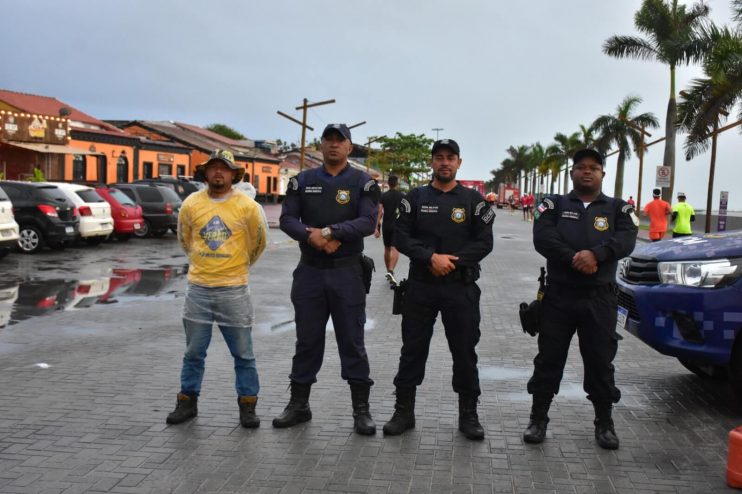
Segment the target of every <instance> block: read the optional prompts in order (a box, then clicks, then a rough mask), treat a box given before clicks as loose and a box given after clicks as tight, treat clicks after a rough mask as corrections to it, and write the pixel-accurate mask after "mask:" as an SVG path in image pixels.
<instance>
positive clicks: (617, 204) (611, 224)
mask: <svg viewBox="0 0 742 494" xmlns="http://www.w3.org/2000/svg"><path fill="white" fill-rule="evenodd" d="M534 216H535V217H536V221H534V223H533V245H534V246H535V247H536V250H537V251H538V252H539V253H540V254H541V255H542V256H544V257H545V258H546V266H547V270H548V273H549V282H550V283H552V284H561V285H568V286H577V287H585V286H587V287H589V286H601V285H605V284H608V283H613V282H614V280H615V278H616V267H617V264H618V260H619V259H621V258H623V257H626V256H628V255H629V254H631V251H633V250H634V245H635V244H636V234H637V232H638V231H639V229H638V227H637V225H638V220H636V216H635V215H634V208H633V207H632V206H631V205H630V204H628V203H627V202H626V201H622V200H620V199H614V198H612V197H608V196H606V195H605V194H603V193H601V194H600V195H599V196H598V197H597V198H596V199H595V200H594V201H593V202H591V203H590V204H589V205H588V206H587V208H585V206H584V204H583V202H582V200H581V199H580V198H579V197H578V196H577V194H575V192H574V191H572V192H570V193H569V194H567V195H566V196H565V195H553V196H548V197H546V198H544V200H543V201H542V202H541V204H540V205H539V206H538V208H537V209H536V211H535V213H534ZM580 250H591V251H592V252H593V254H595V258H596V259H597V260H598V272H597V273H595V274H591V275H586V274H583V273H581V272H579V271H577V270H576V269H574V268H572V258H573V257H574V255H575V254H576V253H577V252H578V251H580Z"/></svg>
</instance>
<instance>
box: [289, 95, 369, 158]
mask: <svg viewBox="0 0 742 494" xmlns="http://www.w3.org/2000/svg"><path fill="white" fill-rule="evenodd" d="M334 102H335V100H334V99H328V100H325V101H318V102H316V103H309V102H308V101H307V99H306V98H304V102H303V103H302V105H301V106H297V107H296V109H297V110H302V115H301V121H299V120H297V119H295V118H294V117H292V116H289V115H286V114H285V113H283V112H282V111H278V112H277V113H278V114H279V115H281V116H282V117H285V118H288V119H289V120H291V121H292V122H294V123H297V124H299V125H301V147H300V148H299V171H302V170H303V169H304V144H305V142H306V136H307V129H309V130H312V131H313V130H314V129H313V128H312V127H310V126H309V125H307V109H309V108H312V107H315V106H321V105H329V104H331V103H334ZM363 123H366V122H363ZM359 125H360V124H359Z"/></svg>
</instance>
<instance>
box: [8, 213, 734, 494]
mask: <svg viewBox="0 0 742 494" xmlns="http://www.w3.org/2000/svg"><path fill="white" fill-rule="evenodd" d="M530 226H531V224H529V223H525V222H522V221H521V219H520V217H519V216H518V215H512V216H511V215H510V214H509V213H507V212H504V211H501V212H499V214H498V218H497V219H496V221H495V237H496V241H495V250H494V252H493V254H491V255H490V256H489V257H488V258H487V259H486V261H485V262H484V267H483V276H482V279H481V280H480V285H481V287H482V339H481V343H480V345H479V347H478V352H479V356H480V372H481V380H482V387H483V395H482V397H481V404H480V417H481V419H482V422H483V424H484V426H485V429H486V438H485V440H484V441H480V442H472V441H468V440H466V439H465V438H464V437H463V436H462V435H461V434H460V433H459V432H458V431H457V429H456V424H457V401H456V396H455V395H454V393H453V392H452V390H451V357H450V354H449V352H448V348H447V345H446V341H445V337H444V335H443V332H442V328H441V327H439V326H437V327H436V334H435V335H434V338H433V343H432V348H431V352H430V358H429V361H428V367H427V375H426V380H425V382H424V384H423V385H422V386H421V387H420V388H419V390H418V399H417V409H416V414H417V427H416V428H415V429H414V430H413V431H410V432H408V433H406V434H404V435H402V436H401V437H390V438H384V437H383V436H382V434H381V430H380V429H381V425H382V424H383V423H384V422H385V421H386V420H388V419H389V417H390V415H391V413H392V408H393V403H394V395H393V386H392V379H393V377H394V374H395V372H396V367H397V361H398V358H399V349H400V345H401V338H400V317H399V316H393V315H391V310H390V308H391V297H392V293H391V291H390V290H389V289H388V287H387V285H386V283H385V281H384V278H383V272H384V271H383V258H382V244H381V241H380V239H373V238H371V239H370V240H368V241H367V249H366V250H367V253H368V254H370V255H372V256H373V257H374V258H375V260H376V263H377V267H378V268H377V273H376V275H375V278H374V282H373V286H372V291H371V294H370V295H369V297H368V301H367V305H368V309H367V314H368V327H367V333H366V343H367V348H368V353H369V357H370V362H371V368H372V376H373V378H374V379H375V381H376V385H375V386H374V387H373V388H372V393H371V409H372V413H373V415H374V418H375V419H376V421H377V424H378V426H379V433H377V434H376V435H375V436H371V437H362V436H358V435H356V434H354V433H353V431H352V424H353V421H352V417H351V405H350V391H349V389H348V386H347V385H346V384H345V383H344V382H343V381H342V380H341V378H340V368H339V359H338V356H337V347H336V344H335V341H334V338H333V337H332V332H331V330H330V331H328V334H327V336H328V339H327V349H326V355H325V363H324V366H323V368H322V370H321V372H320V375H319V382H318V383H317V384H316V385H315V386H313V388H312V395H311V400H310V401H311V406H312V411H313V413H314V418H313V419H312V421H311V422H308V423H306V424H302V425H300V426H297V427H294V428H290V429H283V430H278V429H273V428H272V427H271V424H270V420H271V419H272V417H274V416H276V415H277V414H279V413H280V412H281V411H282V409H283V407H284V406H285V404H286V402H287V400H288V397H289V393H288V390H287V385H288V378H287V376H288V373H289V370H290V365H291V357H292V355H293V347H294V326H293V323H292V318H293V311H292V309H291V304H290V300H289V288H290V283H291V272H292V270H293V268H294V266H295V265H296V262H297V259H298V247H297V246H296V243H295V242H293V241H291V240H290V239H288V238H287V237H286V236H284V235H283V234H282V233H281V232H280V231H279V230H275V229H274V230H271V245H270V247H269V249H268V251H267V252H266V254H265V256H264V257H263V259H261V261H260V262H259V264H258V265H257V266H256V267H255V269H254V270H253V273H252V276H251V286H252V288H251V289H252V295H253V302H254V305H255V307H256V316H257V321H256V326H255V328H254V333H253V335H254V343H255V351H256V355H257V358H258V369H259V373H260V379H261V385H262V389H261V393H260V401H259V402H258V406H257V411H258V413H259V415H260V417H261V418H262V420H263V422H262V424H261V426H260V428H259V429H255V430H247V429H243V428H241V427H240V426H239V423H238V408H237V403H236V397H235V392H234V384H233V382H234V373H233V370H232V360H231V358H230V356H229V354H228V351H227V348H226V345H225V344H224V342H223V340H222V339H221V337H220V335H219V333H218V332H215V334H214V338H213V340H212V346H211V348H210V352H209V356H208V359H207V370H206V377H205V382H204V387H203V391H202V395H201V398H200V401H199V416H198V417H197V418H196V419H195V420H193V421H191V422H189V423H186V424H182V425H178V426H168V425H166V424H165V416H166V414H167V413H168V412H169V411H170V410H171V409H172V408H173V406H174V404H175V394H176V392H177V391H178V389H179V372H180V363H181V356H182V351H183V346H184V335H183V331H182V327H181V323H180V318H179V317H180V307H181V304H182V291H183V289H184V286H185V282H184V280H183V279H180V280H178V282H177V283H176V284H175V285H174V287H175V288H174V291H173V293H169V294H167V295H166V296H160V297H155V298H141V299H136V300H133V301H132V300H130V301H128V302H122V303H118V304H111V305H96V306H94V307H92V308H90V309H84V310H75V311H65V312H60V313H59V314H57V315H54V316H51V317H46V318H36V319H30V320H27V321H24V322H22V323H19V324H16V325H11V326H7V327H5V328H2V329H0V357H1V358H0V492H1V493H34V494H37V493H49V494H51V493H64V494H69V493H77V492H111V493H163V492H173V493H177V494H187V493H207V492H214V493H217V492H218V493H237V492H250V493H252V492H255V493H319V492H367V493H420V492H441V493H443V492H446V493H448V492H454V493H490V492H510V493H514V492H517V493H521V492H558V493H567V492H568V493H589V492H647V493H649V492H682V493H690V492H699V493H700V492H703V493H707V492H726V491H727V490H728V489H727V487H726V484H725V481H724V474H725V464H726V454H727V434H728V431H729V430H730V429H732V428H733V427H735V426H737V425H738V424H739V422H740V419H741V418H742V416H741V415H740V413H739V412H738V411H735V410H734V408H733V405H732V403H731V399H730V398H729V394H728V390H727V388H726V385H725V384H724V383H717V382H713V381H704V380H701V379H700V378H698V377H696V376H694V375H692V374H690V373H689V372H688V371H686V370H685V369H684V368H683V367H682V366H681V365H680V364H679V363H677V362H676V361H675V360H674V359H671V358H668V357H664V356H661V355H659V354H657V353H655V352H654V351H653V350H651V349H650V348H648V347H646V346H645V345H644V344H643V343H641V342H640V341H639V340H637V339H635V338H633V337H632V336H630V335H628V334H627V335H625V339H624V340H623V341H622V342H621V343H620V348H619V352H618V357H617V360H616V368H617V382H618V385H619V387H620V388H621V390H622V393H623V399H622V401H621V402H620V403H619V404H618V405H617V407H616V411H615V420H616V429H617V432H618V435H619V437H620V439H621V448H620V449H619V450H617V451H603V450H601V449H600V448H599V447H598V446H597V444H596V443H595V441H594V437H593V426H592V419H593V415H592V407H591V406H590V404H589V402H588V401H587V400H586V399H585V393H584V392H583V391H582V382H581V381H582V363H581V361H580V358H579V352H578V349H577V346H576V341H575V342H574V343H573V347H572V348H571V351H570V359H569V361H568V364H567V368H566V370H565V375H564V381H563V384H562V390H561V393H560V394H559V396H558V397H557V398H556V400H555V403H554V405H553V408H552V412H551V414H550V415H551V423H550V424H549V431H548V434H547V439H546V441H545V442H544V443H543V444H542V445H536V446H532V445H525V444H524V443H523V441H522V439H521V434H522V432H523V429H524V428H525V426H526V424H527V421H528V413H529V409H530V397H529V395H528V394H527V393H526V391H525V387H526V382H527V380H528V378H529V376H530V373H531V365H532V364H531V363H532V360H533V357H534V356H535V353H536V340H535V339H533V338H530V337H529V336H527V335H524V334H523V333H522V332H521V330H520V327H519V324H518V320H517V305H518V303H519V302H521V301H525V300H531V299H532V297H533V295H534V293H535V290H536V285H537V283H536V277H537V275H538V267H539V266H540V265H541V264H542V263H543V261H542V259H541V257H540V256H539V255H538V254H536V253H535V251H534V250H533V248H532V244H531V234H530ZM147 242H148V241H132V242H129V243H128V244H120V245H117V244H106V245H103V246H101V247H100V250H99V251H96V250H94V249H77V250H74V251H72V252H73V254H74V255H73V256H72V258H75V259H78V262H79V263H80V264H84V263H85V262H90V263H92V264H96V263H98V264H105V263H110V264H111V265H114V266H115V265H120V264H117V263H119V262H120V261H117V253H119V252H123V251H126V252H129V253H130V254H131V256H133V257H132V258H134V259H136V255H137V249H140V250H142V252H144V251H145V250H146V249H149V250H147V252H151V250H152V249H153V248H154V247H152V245H154V246H156V248H157V249H160V251H164V252H166V253H167V254H168V256H166V257H170V258H171V261H172V262H176V263H177V262H180V263H182V262H184V258H182V256H180V254H179V251H178V248H177V243H176V242H175V240H174V238H173V237H172V236H169V238H166V239H162V240H154V239H153V240H151V242H155V243H153V244H150V245H149V246H147V245H148V244H147ZM145 246H147V247H145ZM81 250H83V252H82V253H81V252H80V251H81ZM98 252H101V253H104V254H99V253H98ZM70 255H71V254H69V253H66V254H65V253H53V252H49V253H45V254H42V255H41V257H37V258H36V260H37V261H38V260H39V259H42V260H45V262H50V261H51V262H55V261H56V262H59V263H64V262H65V261H68V260H69V259H70ZM86 256H87V257H86ZM131 256H130V257H131ZM18 259H19V255H13V256H11V257H9V258H6V259H5V260H3V261H2V263H3V266H2V267H0V276H3V273H6V272H8V270H12V269H15V267H8V266H9V264H8V263H11V264H12V263H16V262H21V263H26V264H28V263H29V262H31V261H28V260H27V258H25V257H24V258H23V259H21V261H17V260H18ZM84 259H90V260H89V261H83V260H84ZM140 260H141V259H140ZM141 261H142V262H144V261H143V260H141ZM13 266H14V265H13ZM28 266H30V267H29V269H32V268H33V265H32V264H29V265H28ZM406 266H407V265H406V262H404V261H403V262H402V263H401V265H400V268H399V269H398V270H397V272H398V274H403V273H405V272H406ZM3 270H5V271H3ZM439 324H440V323H439ZM40 362H43V363H46V364H48V365H49V367H48V368H45V369H44V368H40V367H38V366H36V365H35V364H37V363H40Z"/></svg>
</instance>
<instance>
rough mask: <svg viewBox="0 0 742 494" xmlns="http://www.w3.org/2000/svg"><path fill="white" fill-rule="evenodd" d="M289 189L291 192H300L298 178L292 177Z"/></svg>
mask: <svg viewBox="0 0 742 494" xmlns="http://www.w3.org/2000/svg"><path fill="white" fill-rule="evenodd" d="M287 188H288V189H289V190H299V180H297V178H296V177H291V179H290V180H289V185H288V187H287Z"/></svg>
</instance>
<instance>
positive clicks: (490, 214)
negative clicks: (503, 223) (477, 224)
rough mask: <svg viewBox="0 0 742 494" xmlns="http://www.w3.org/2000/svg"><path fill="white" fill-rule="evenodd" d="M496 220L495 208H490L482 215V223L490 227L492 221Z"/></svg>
mask: <svg viewBox="0 0 742 494" xmlns="http://www.w3.org/2000/svg"><path fill="white" fill-rule="evenodd" d="M494 219H495V208H489V209H488V210H487V212H486V213H484V214H483V215H482V221H483V222H484V224H485V225H489V224H490V223H492V220H494Z"/></svg>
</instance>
